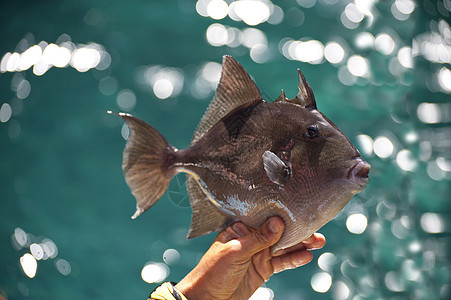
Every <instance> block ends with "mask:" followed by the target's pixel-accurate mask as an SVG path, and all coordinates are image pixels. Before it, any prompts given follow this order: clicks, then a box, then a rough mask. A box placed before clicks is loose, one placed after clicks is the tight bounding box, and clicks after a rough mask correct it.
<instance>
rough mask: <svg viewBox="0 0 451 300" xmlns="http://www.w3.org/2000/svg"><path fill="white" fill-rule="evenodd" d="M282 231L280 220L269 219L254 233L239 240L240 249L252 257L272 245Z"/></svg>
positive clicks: (277, 218) (282, 225)
mask: <svg viewBox="0 0 451 300" xmlns="http://www.w3.org/2000/svg"><path fill="white" fill-rule="evenodd" d="M283 230H284V223H283V221H282V219H281V218H279V217H272V218H269V219H268V220H267V221H266V222H265V223H264V224H263V225H262V226H260V228H258V229H257V230H256V231H254V232H253V233H251V234H248V235H246V236H244V237H242V238H240V239H239V240H240V242H241V245H242V249H243V250H244V251H245V252H247V253H248V254H249V255H254V254H255V253H257V252H260V251H261V250H263V249H266V248H269V247H270V246H272V245H274V244H275V243H276V242H277V241H278V240H279V239H280V237H281V236H282V234H283Z"/></svg>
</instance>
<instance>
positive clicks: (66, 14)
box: [0, 0, 451, 300]
mask: <svg viewBox="0 0 451 300" xmlns="http://www.w3.org/2000/svg"><path fill="white" fill-rule="evenodd" d="M450 14H451V1H450V0H439V1H435V0H417V1H413V0H396V1H378V0H355V1H350V0H286V1H273V2H271V1H269V0H241V1H232V0H225V1H224V0H199V1H194V0H190V1H188V0H178V1H176V0H173V1H167V0H131V1H126V2H125V1H111V0H108V1H107V0H98V1H88V0H79V1H70V0H61V1H56V0H54V1H51V0H49V1H24V0H17V1H2V2H1V4H0V19H1V28H2V29H1V32H0V39H1V43H0V57H1V65H0V71H1V73H0V170H1V173H0V174H1V175H0V176H1V177H0V179H1V183H0V197H1V198H0V199H1V200H0V201H1V202H0V203H1V207H0V295H1V296H2V297H3V298H5V299H11V300H14V299H49V298H51V299H60V298H64V299H81V298H90V299H111V298H113V297H114V298H119V299H145V298H146V297H147V296H148V294H149V293H150V292H151V291H152V290H153V289H154V288H155V287H156V286H157V285H158V284H159V283H160V282H162V281H164V280H171V281H179V280H180V279H181V278H182V277H183V276H184V275H185V274H186V273H187V272H189V271H190V270H191V269H192V268H193V267H194V266H195V265H196V263H197V262H198V260H199V259H200V257H201V256H202V254H203V253H204V252H205V251H206V250H207V248H208V247H209V245H210V243H211V241H212V240H213V238H214V237H215V234H210V235H208V236H204V237H200V238H196V239H194V240H189V241H187V240H186V239H185V235H186V233H187V230H188V227H189V222H190V215H191V210H190V207H189V202H188V199H187V196H186V191H185V184H184V180H185V179H184V177H183V175H178V176H177V177H176V178H174V180H173V181H172V182H171V185H170V187H169V190H168V192H167V193H166V194H165V195H164V196H163V198H162V199H161V200H160V201H159V202H158V203H157V204H156V205H155V206H154V207H153V208H152V209H151V210H149V211H148V212H146V213H145V214H144V215H142V216H141V217H139V218H138V219H137V220H131V219H130V216H131V215H132V214H133V212H134V209H135V200H134V198H133V196H132V195H131V194H130V192H129V189H128V187H127V186H126V184H125V182H124V179H123V175H122V171H121V159H122V150H123V146H124V144H125V139H124V137H126V136H127V128H126V127H124V126H123V121H122V120H120V118H117V117H115V116H111V115H107V114H106V111H107V110H112V111H115V112H118V111H123V112H129V113H132V114H135V115H137V116H139V117H140V118H142V119H144V120H146V121H148V122H149V123H151V124H152V125H154V126H155V127H156V128H157V129H159V130H160V131H161V132H162V133H163V134H164V135H165V136H166V138H167V139H168V140H169V141H170V142H171V143H172V144H173V145H174V146H176V147H177V148H184V147H187V146H188V145H189V143H190V140H191V136H192V134H193V132H194V130H195V128H196V126H197V123H198V122H199V120H200V118H201V116H202V114H203V112H204V110H205V109H206V107H207V105H208V103H209V102H210V100H211V99H212V97H213V94H214V90H215V87H216V84H217V82H218V80H219V74H220V71H221V65H220V63H221V60H222V55H224V54H230V55H232V56H233V57H234V58H235V59H237V60H238V61H239V62H240V63H241V64H243V66H244V67H245V68H246V69H247V71H248V72H249V73H250V74H251V75H252V76H253V79H254V80H255V81H256V83H257V86H258V87H259V88H260V90H261V92H262V94H263V95H264V98H265V99H266V100H267V101H273V100H274V99H276V98H277V97H278V95H279V94H280V90H281V89H282V88H283V89H284V90H285V91H286V94H287V96H288V97H289V98H292V97H294V96H295V95H296V93H297V72H296V68H301V69H302V71H303V72H304V74H305V76H306V78H307V80H308V81H309V83H310V85H311V86H312V88H313V91H314V92H315V95H316V99H317V103H318V107H319V109H320V110H321V111H322V112H323V113H324V114H325V115H327V116H328V117H329V118H330V119H332V120H333V121H334V122H335V123H336V124H337V125H338V126H339V127H340V128H341V129H342V130H343V131H344V133H345V134H347V135H348V136H349V138H350V139H351V141H352V142H353V143H354V144H355V145H356V146H357V148H359V149H360V152H361V154H362V157H363V158H364V159H365V160H367V161H368V162H369V163H370V164H371V165H372V171H371V174H370V175H371V183H370V185H369V186H368V187H367V189H366V190H365V191H364V192H362V193H360V194H358V195H357V196H355V197H354V198H353V199H352V200H351V202H350V203H349V204H348V205H347V206H346V208H345V209H344V210H343V211H342V212H341V213H340V214H339V215H338V216H337V217H336V218H335V219H334V220H333V221H331V222H330V223H328V224H327V225H326V226H324V227H323V228H322V229H321V232H322V233H323V234H324V235H325V236H326V238H327V243H326V246H325V247H324V248H323V249H321V250H317V251H315V253H314V259H313V261H312V262H311V263H310V264H309V265H307V266H305V267H302V268H300V269H296V270H290V271H286V272H284V273H281V274H277V275H275V276H273V277H272V278H271V280H270V281H269V282H267V283H266V284H265V286H264V288H261V289H259V290H258V292H257V294H255V296H254V299H271V298H275V299H289V300H299V299H353V300H359V299H449V298H450V296H451V291H450V276H451V274H450V272H451V269H450V267H451V266H450V263H451V262H450V253H451V251H450V247H449V246H450V215H451V213H450V212H451V209H450V201H451V196H450V192H451V191H450V179H451V173H450V172H451V152H450V147H451V127H450V124H451V101H450V100H451V96H450V94H451V66H450V65H451V29H450ZM0 298H1V297H0Z"/></svg>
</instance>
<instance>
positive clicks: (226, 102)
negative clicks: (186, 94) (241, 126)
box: [191, 55, 263, 144]
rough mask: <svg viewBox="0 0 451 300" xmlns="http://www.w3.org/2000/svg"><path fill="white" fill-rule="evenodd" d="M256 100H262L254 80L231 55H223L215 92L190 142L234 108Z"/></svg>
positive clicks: (199, 136)
mask: <svg viewBox="0 0 451 300" xmlns="http://www.w3.org/2000/svg"><path fill="white" fill-rule="evenodd" d="M256 100H260V101H263V100H262V96H261V94H260V91H259V90H258V88H257V86H256V85H255V83H254V81H252V79H251V77H250V76H249V74H248V73H247V72H246V70H245V69H244V68H243V66H242V65H241V64H240V63H238V62H237V61H236V60H235V59H233V58H232V57H231V56H228V55H224V57H223V59H222V72H221V79H220V80H219V84H218V87H217V89H216V94H215V96H214V98H213V101H212V102H211V103H210V105H209V106H208V108H207V111H206V112H205V114H204V116H203V117H202V119H201V121H200V123H199V125H198V126H197V129H196V131H195V132H194V136H193V140H192V142H191V144H194V143H195V142H197V141H198V140H199V139H200V138H201V137H202V136H203V135H204V134H205V133H207V132H208V130H210V128H211V127H213V126H214V125H215V124H216V123H217V122H218V121H219V120H221V119H222V118H223V117H224V116H226V115H227V114H228V113H230V112H231V111H233V110H234V109H235V108H237V107H240V106H242V105H244V104H247V103H251V102H254V101H256Z"/></svg>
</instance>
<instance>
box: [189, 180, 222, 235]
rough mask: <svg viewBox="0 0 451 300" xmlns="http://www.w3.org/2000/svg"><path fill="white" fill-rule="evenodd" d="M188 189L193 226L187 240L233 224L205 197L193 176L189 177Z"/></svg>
mask: <svg viewBox="0 0 451 300" xmlns="http://www.w3.org/2000/svg"><path fill="white" fill-rule="evenodd" d="M186 188H187V190H188V195H189V198H190V203H191V209H192V211H193V214H192V216H191V225H190V227H189V231H188V235H187V236H186V238H188V239H191V238H195V237H198V236H202V235H205V234H208V233H210V232H214V231H218V230H221V229H223V228H225V227H226V226H227V225H229V224H230V223H231V220H229V219H228V218H227V217H226V216H224V215H223V214H222V213H221V212H220V211H219V210H218V208H216V206H214V204H213V203H211V202H210V200H209V199H208V197H207V195H205V193H204V191H203V190H202V188H201V187H200V186H199V183H198V182H197V181H196V179H194V177H193V176H191V175H187V177H186Z"/></svg>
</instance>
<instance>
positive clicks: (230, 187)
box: [119, 56, 370, 251]
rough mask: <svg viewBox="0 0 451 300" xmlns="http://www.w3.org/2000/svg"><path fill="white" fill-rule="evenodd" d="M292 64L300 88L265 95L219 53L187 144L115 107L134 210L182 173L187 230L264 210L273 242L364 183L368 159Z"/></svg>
mask: <svg viewBox="0 0 451 300" xmlns="http://www.w3.org/2000/svg"><path fill="white" fill-rule="evenodd" d="M298 73H299V83H298V87H299V93H298V95H297V96H296V97H295V98H293V99H291V100H290V99H287V98H286V96H285V93H284V91H283V90H282V93H281V95H280V96H279V98H278V99H277V100H276V101H274V102H272V103H270V102H266V101H264V100H263V99H262V96H261V94H260V92H259V90H258V88H257V86H256V85H255V83H254V82H253V81H252V79H251V78H250V77H249V74H248V73H247V72H246V70H244V68H243V67H242V66H241V65H240V64H239V63H238V62H237V61H235V60H234V59H233V58H232V57H230V56H224V58H223V64H222V74H221V79H220V82H219V85H218V87H217V90H216V94H215V97H214V99H213V101H212V102H211V104H210V105H209V107H208V109H207V111H206V113H205V115H204V116H203V117H202V120H201V121H200V124H199V126H198V128H197V129H196V131H195V133H194V137H193V140H192V143H191V146H190V147H188V148H186V149H183V150H177V149H176V148H175V147H173V146H172V145H171V144H169V143H168V142H167V141H166V139H165V138H164V137H163V136H162V135H161V134H160V133H159V132H158V131H157V130H156V129H155V128H153V127H152V126H150V125H148V124H147V123H145V122H144V121H142V120H140V119H138V118H135V117H133V116H131V115H129V114H125V113H120V114H119V116H121V117H122V118H124V119H125V121H126V123H127V125H128V127H129V128H130V137H129V138H128V141H127V145H126V147H125V150H124V156H123V164H122V169H123V171H124V174H125V180H126V182H127V184H128V186H129V187H130V189H131V192H132V194H133V195H134V196H135V198H136V200H137V205H136V212H135V214H134V215H133V216H132V218H133V219H134V218H136V217H138V216H139V215H140V214H142V213H143V212H144V211H146V210H147V209H149V208H150V207H151V206H152V205H154V204H155V202H156V201H157V200H158V199H160V198H161V197H162V196H163V194H164V193H165V191H166V189H167V187H168V184H169V182H170V180H171V178H172V177H173V176H174V175H176V174H177V173H179V172H185V173H187V190H188V195H189V198H190V204H191V208H192V218H191V226H190V228H189V232H188V236H187V238H193V237H197V236H201V235H204V234H207V233H210V232H213V231H217V230H220V229H222V228H224V227H226V226H228V225H230V224H231V223H233V222H236V221H241V222H243V223H244V224H247V225H248V226H251V227H255V228H256V227H259V226H260V225H261V224H263V223H264V222H265V221H266V220H267V219H268V218H269V217H271V216H276V215H277V216H280V217H281V218H282V219H283V221H284V222H285V231H284V233H283V235H282V238H281V239H280V240H279V241H278V242H277V244H276V245H274V246H273V249H272V250H273V251H277V250H278V249H284V248H288V247H290V246H293V245H295V244H297V243H299V242H301V241H303V240H305V239H306V238H307V237H309V236H310V235H311V234H312V233H314V232H316V231H317V230H318V229H319V228H321V227H322V226H323V225H324V224H326V223H327V222H329V221H330V220H331V219H332V218H334V216H335V215H336V214H337V213H338V212H339V211H340V210H341V209H342V208H343V207H344V206H345V205H346V203H347V202H348V201H349V200H350V199H351V198H352V196H353V195H354V194H356V193H358V192H360V191H362V190H363V189H364V187H365V186H366V184H367V182H368V173H369V170H370V165H369V164H368V163H366V162H365V161H364V160H363V159H362V158H361V157H360V154H359V152H358V151H357V149H356V148H355V147H354V146H353V145H352V144H351V142H350V141H349V139H348V138H347V137H346V136H345V135H344V134H343V133H342V132H341V131H340V129H339V128H338V127H337V126H336V125H335V124H334V123H332V122H331V121H330V120H329V119H328V118H327V117H326V116H324V115H323V114H322V113H321V112H320V111H318V109H317V107H316V101H315V97H314V96H313V92H312V90H311V88H310V86H309V84H308V83H307V82H306V80H305V78H304V75H303V74H302V72H301V71H300V70H298Z"/></svg>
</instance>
